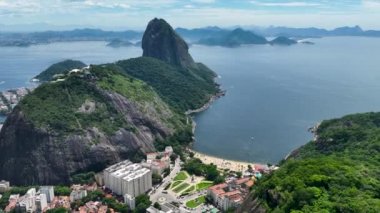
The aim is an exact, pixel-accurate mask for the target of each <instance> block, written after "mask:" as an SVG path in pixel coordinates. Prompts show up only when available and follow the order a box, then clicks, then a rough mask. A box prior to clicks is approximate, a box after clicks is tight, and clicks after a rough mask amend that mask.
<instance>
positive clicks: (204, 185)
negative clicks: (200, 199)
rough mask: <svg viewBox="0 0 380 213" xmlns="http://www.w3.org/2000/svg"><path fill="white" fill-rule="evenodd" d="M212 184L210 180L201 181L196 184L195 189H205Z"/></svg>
mask: <svg viewBox="0 0 380 213" xmlns="http://www.w3.org/2000/svg"><path fill="white" fill-rule="evenodd" d="M212 185H214V183H213V182H211V181H202V182H200V183H198V184H197V190H198V191H200V190H203V189H207V188H208V187H210V186H212Z"/></svg>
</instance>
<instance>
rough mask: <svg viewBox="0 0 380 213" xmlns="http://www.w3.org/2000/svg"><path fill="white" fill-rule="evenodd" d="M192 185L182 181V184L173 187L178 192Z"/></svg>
mask: <svg viewBox="0 0 380 213" xmlns="http://www.w3.org/2000/svg"><path fill="white" fill-rule="evenodd" d="M189 186H190V185H189V184H188V183H182V184H181V185H179V186H177V187H176V188H174V189H173V191H174V192H175V193H178V192H180V191H182V190H184V189H186V188H187V187H189Z"/></svg>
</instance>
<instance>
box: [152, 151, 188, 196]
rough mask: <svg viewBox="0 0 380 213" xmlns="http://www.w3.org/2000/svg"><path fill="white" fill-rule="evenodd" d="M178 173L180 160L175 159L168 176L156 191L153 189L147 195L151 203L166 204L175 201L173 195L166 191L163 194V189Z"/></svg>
mask: <svg viewBox="0 0 380 213" xmlns="http://www.w3.org/2000/svg"><path fill="white" fill-rule="evenodd" d="M180 171H181V165H180V159H179V158H177V159H176V160H175V163H174V167H173V169H172V170H171V171H170V174H169V175H168V176H166V177H165V178H164V179H163V180H162V183H161V184H160V185H159V186H158V188H156V189H155V188H153V189H152V192H151V193H150V194H149V196H150V200H151V201H152V202H153V203H155V202H158V203H166V202H172V201H176V200H177V199H176V197H175V196H174V195H173V194H171V193H170V192H169V191H168V190H167V191H166V193H164V191H165V187H166V186H167V185H169V184H170V183H171V182H172V181H173V179H174V177H175V176H176V175H177V174H178V173H179V172H180Z"/></svg>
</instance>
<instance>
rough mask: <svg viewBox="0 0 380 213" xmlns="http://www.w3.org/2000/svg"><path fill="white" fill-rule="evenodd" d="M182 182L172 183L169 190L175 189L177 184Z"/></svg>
mask: <svg viewBox="0 0 380 213" xmlns="http://www.w3.org/2000/svg"><path fill="white" fill-rule="evenodd" d="M182 182H183V181H174V182H173V183H172V184H171V186H170V188H172V189H173V188H175V187H177V186H178V185H179V184H181V183H182Z"/></svg>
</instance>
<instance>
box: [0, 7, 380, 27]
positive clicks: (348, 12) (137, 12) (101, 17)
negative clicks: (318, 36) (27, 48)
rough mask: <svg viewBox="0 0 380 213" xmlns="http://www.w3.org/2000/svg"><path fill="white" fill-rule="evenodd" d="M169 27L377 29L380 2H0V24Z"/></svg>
mask: <svg viewBox="0 0 380 213" xmlns="http://www.w3.org/2000/svg"><path fill="white" fill-rule="evenodd" d="M154 17H162V18H165V19H167V20H168V21H169V22H170V23H171V24H172V25H173V26H175V27H178V26H181V27H188V28H195V27H202V26H215V25H217V26H222V27H228V26H236V25H243V26H249V25H255V26H269V25H275V26H290V27H324V28H329V29H331V28H335V27H338V26H343V25H349V26H353V25H360V26H362V27H363V28H365V29H380V21H378V20H380V0H309V1H304V0H0V25H3V27H1V28H0V29H1V30H6V27H4V25H5V26H6V25H21V26H25V25H31V26H45V27H46V28H49V27H51V26H52V25H55V26H66V27H75V26H81V27H98V28H105V29H143V28H144V27H145V26H146V23H147V22H148V21H149V20H150V19H152V18H154Z"/></svg>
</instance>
